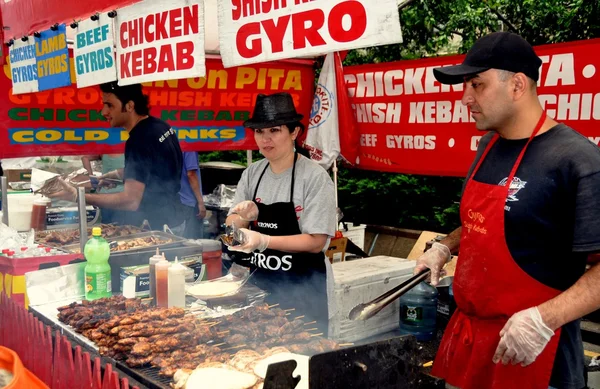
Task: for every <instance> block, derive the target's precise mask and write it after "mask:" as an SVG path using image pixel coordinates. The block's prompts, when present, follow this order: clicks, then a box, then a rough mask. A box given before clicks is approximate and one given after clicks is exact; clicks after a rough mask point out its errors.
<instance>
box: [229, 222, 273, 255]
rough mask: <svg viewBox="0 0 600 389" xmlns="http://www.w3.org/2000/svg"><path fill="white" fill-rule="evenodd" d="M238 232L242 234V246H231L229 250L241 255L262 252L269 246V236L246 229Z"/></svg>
mask: <svg viewBox="0 0 600 389" xmlns="http://www.w3.org/2000/svg"><path fill="white" fill-rule="evenodd" d="M239 231H240V232H241V233H242V234H244V242H245V243H244V244H241V245H239V246H231V247H229V250H232V251H241V252H242V253H251V252H254V251H256V250H258V251H259V252H261V253H262V252H263V251H265V250H266V249H267V246H269V242H270V241H271V237H270V236H269V235H265V234H261V233H260V232H257V231H252V230H249V229H247V228H240V229H239Z"/></svg>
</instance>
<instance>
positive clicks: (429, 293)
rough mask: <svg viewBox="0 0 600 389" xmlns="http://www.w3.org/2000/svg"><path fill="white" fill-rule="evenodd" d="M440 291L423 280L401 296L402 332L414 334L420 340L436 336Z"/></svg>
mask: <svg viewBox="0 0 600 389" xmlns="http://www.w3.org/2000/svg"><path fill="white" fill-rule="evenodd" d="M437 298H438V291H437V289H436V288H435V287H433V286H431V285H429V284H428V283H426V282H421V283H420V284H419V285H417V286H415V287H414V288H412V289H411V290H409V291H408V292H406V293H405V294H404V295H403V296H402V297H400V333H402V334H404V335H414V336H415V337H416V338H417V340H418V341H428V340H431V339H433V338H434V336H435V325H436V315H437Z"/></svg>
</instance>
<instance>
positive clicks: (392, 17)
mask: <svg viewBox="0 0 600 389" xmlns="http://www.w3.org/2000/svg"><path fill="white" fill-rule="evenodd" d="M218 4H219V41H220V48H221V56H222V58H223V64H224V66H225V67H233V66H239V65H244V64H249V63H257V62H265V61H271V60H276V59H285V58H293V57H304V56H316V55H321V54H325V53H329V52H334V51H340V50H349V49H357V48H361V47H371V46H378V45H386V44H392V43H401V42H402V34H401V31H400V18H399V14H398V6H397V4H396V0H378V1H373V0H312V1H311V0H219V2H218Z"/></svg>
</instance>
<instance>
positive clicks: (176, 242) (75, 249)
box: [63, 231, 186, 254]
mask: <svg viewBox="0 0 600 389" xmlns="http://www.w3.org/2000/svg"><path fill="white" fill-rule="evenodd" d="M149 237H154V238H158V239H163V240H164V239H171V242H170V243H164V244H155V245H150V246H141V247H135V248H131V249H128V250H118V251H113V250H111V254H120V253H134V252H138V251H147V250H152V249H156V248H161V249H164V248H167V247H177V246H180V245H181V244H182V243H183V242H184V241H185V240H186V239H185V238H181V237H179V236H176V235H173V234H169V233H166V232H162V231H146V232H140V233H139V234H132V235H128V236H121V237H119V238H114V239H107V240H106V241H107V242H108V243H109V244H110V243H113V242H116V243H119V242H125V241H129V240H133V239H140V238H149ZM63 249H64V250H67V251H69V252H71V253H79V252H80V250H81V247H80V246H79V243H77V244H71V245H67V246H63Z"/></svg>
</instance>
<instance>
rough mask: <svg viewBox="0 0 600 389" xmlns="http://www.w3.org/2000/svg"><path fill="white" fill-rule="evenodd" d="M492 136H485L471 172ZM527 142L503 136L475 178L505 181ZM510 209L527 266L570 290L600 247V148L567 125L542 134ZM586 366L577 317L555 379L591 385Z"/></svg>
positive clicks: (510, 235) (518, 258) (565, 333)
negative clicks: (587, 260) (587, 377)
mask: <svg viewBox="0 0 600 389" xmlns="http://www.w3.org/2000/svg"><path fill="white" fill-rule="evenodd" d="M492 135H493V134H492V133H488V134H486V135H485V136H484V137H483V138H482V139H481V142H480V144H479V148H478V150H477V155H476V157H475V161H474V162H473V165H472V166H471V168H470V169H469V174H468V175H467V177H470V176H471V172H472V171H473V169H474V167H475V165H476V164H477V162H478V161H479V159H480V158H481V155H482V154H483V151H484V150H485V148H486V146H487V145H488V144H489V142H490V140H491V138H492ZM526 143H527V139H519V140H507V139H503V138H500V139H498V140H497V141H496V143H495V144H494V145H493V146H492V148H491V150H490V151H489V153H488V155H487V156H486V158H485V160H484V161H483V162H482V164H481V166H480V168H479V170H478V171H477V172H476V173H475V177H474V180H475V181H478V182H483V183H486V184H495V185H499V184H501V183H502V184H504V183H505V182H506V179H507V177H508V175H509V174H510V171H511V168H512V166H513V164H514V163H515V161H516V160H517V157H518V155H519V153H520V152H521V150H522V149H523V147H524V146H525V144H526ZM503 180H504V182H503ZM504 215H505V233H506V240H507V246H508V248H509V250H510V252H511V255H512V257H513V258H514V259H515V262H516V263H517V264H518V265H519V266H520V267H521V269H523V270H524V271H525V272H527V273H528V274H529V275H530V276H532V277H533V278H535V279H537V280H538V281H540V282H542V283H544V284H545V285H548V286H551V287H553V288H556V289H560V290H566V289H568V288H569V287H570V286H571V285H573V284H574V283H575V282H576V281H577V280H578V279H579V277H581V276H582V275H583V273H584V271H585V266H586V258H587V256H588V254H589V253H591V252H596V251H598V250H600V148H598V147H597V146H596V145H594V144H593V143H591V142H590V141H589V140H588V139H587V138H585V137H583V136H582V135H581V134H579V133H577V132H575V131H574V130H573V129H571V128H569V127H567V126H566V125H563V124H559V125H557V126H555V127H553V128H551V129H550V130H549V131H547V132H545V133H543V134H540V135H538V136H536V137H535V138H534V139H533V140H532V141H531V144H530V145H529V147H528V148H527V151H526V152H525V155H524V156H523V160H522V162H521V164H520V165H519V168H518V169H517V172H516V174H515V178H514V179H513V182H512V185H511V190H510V191H509V196H508V199H507V201H506V206H505V208H504ZM584 369H585V367H584V356H583V346H582V343H581V331H580V326H579V321H578V320H577V321H575V322H572V323H569V324H567V325H565V326H563V328H562V333H561V337H560V343H559V349H558V352H557V355H556V359H555V363H554V369H553V372H552V379H551V382H550V384H551V386H553V387H556V388H560V389H562V388H566V389H580V388H583V387H585V382H584V376H585V371H584Z"/></svg>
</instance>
